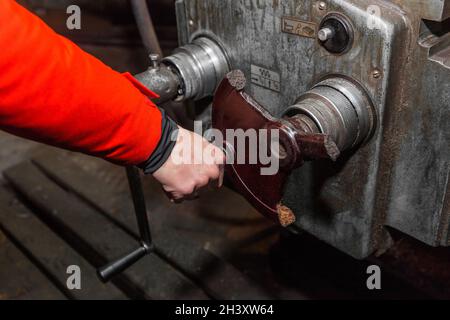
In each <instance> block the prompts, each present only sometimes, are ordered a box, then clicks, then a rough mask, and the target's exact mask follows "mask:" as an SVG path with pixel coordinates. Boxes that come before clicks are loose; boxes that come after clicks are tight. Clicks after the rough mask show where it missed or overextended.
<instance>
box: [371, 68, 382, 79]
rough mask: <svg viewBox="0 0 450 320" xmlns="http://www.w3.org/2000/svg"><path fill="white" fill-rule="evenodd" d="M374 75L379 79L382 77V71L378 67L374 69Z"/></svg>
mask: <svg viewBox="0 0 450 320" xmlns="http://www.w3.org/2000/svg"><path fill="white" fill-rule="evenodd" d="M372 77H374V78H375V79H379V78H380V77H381V71H380V70H378V69H375V70H373V71H372Z"/></svg>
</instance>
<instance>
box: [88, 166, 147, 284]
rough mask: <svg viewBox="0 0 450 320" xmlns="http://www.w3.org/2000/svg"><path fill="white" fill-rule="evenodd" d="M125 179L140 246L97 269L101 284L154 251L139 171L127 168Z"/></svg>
mask: <svg viewBox="0 0 450 320" xmlns="http://www.w3.org/2000/svg"><path fill="white" fill-rule="evenodd" d="M127 177H128V183H129V185H130V191H131V196H132V198H133V204H134V210H135V214H136V219H137V223H138V226H139V233H140V237H141V245H140V246H139V247H138V248H137V249H136V250H134V251H133V252H131V253H128V254H127V255H125V256H123V257H122V258H120V259H117V260H116V261H114V262H111V263H110V264H108V265H106V266H104V267H102V268H100V269H98V270H97V275H98V277H99V278H100V280H101V281H103V282H108V281H110V280H111V279H112V278H113V277H114V276H116V275H118V274H120V273H122V272H124V271H125V270H127V269H128V268H130V267H131V266H133V265H134V264H135V263H137V262H138V261H139V260H141V259H142V258H144V257H145V256H146V255H148V254H150V253H152V252H153V251H154V245H153V240H152V236H151V232H150V226H149V223H148V218H147V209H146V206H145V197H144V192H143V189H142V183H141V177H140V175H139V169H138V168H136V167H127Z"/></svg>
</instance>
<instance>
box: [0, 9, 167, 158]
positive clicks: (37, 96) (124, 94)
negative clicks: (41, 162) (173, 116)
mask: <svg viewBox="0 0 450 320" xmlns="http://www.w3.org/2000/svg"><path fill="white" fill-rule="evenodd" d="M0 21H2V22H1V28H0V128H1V129H3V130H5V131H8V132H10V133H12V134H15V135H18V136H21V137H25V138H28V139H32V140H36V141H39V142H43V143H47V144H51V145H54V146H57V147H61V148H65V149H69V150H74V151H80V152H83V153H87V154H90V155H94V156H98V157H102V158H104V159H106V160H109V161H111V162H114V163H118V164H123V165H135V164H140V163H142V162H144V161H146V160H147V159H148V158H149V157H150V155H151V154H152V152H153V150H154V149H155V148H156V146H157V144H158V142H159V139H160V136H161V121H162V118H161V112H160V111H159V109H158V108H157V107H156V106H155V105H154V104H153V103H152V102H150V100H149V99H148V98H147V97H146V96H145V95H144V94H142V93H141V92H140V91H139V90H138V89H137V88H136V87H135V86H134V85H133V84H132V83H131V82H130V81H129V80H127V79H126V78H125V77H124V76H122V75H120V74H119V73H117V72H115V71H113V70H112V69H111V68H109V67H107V66H106V65H104V64H103V63H102V62H100V61H99V60H97V59H96V58H94V57H92V56H91V55H89V54H87V53H85V52H83V51H82V50H81V49H80V48H78V47H77V46H76V45H75V44H73V43H72V42H70V41H69V40H67V39H65V38H63V37H61V36H59V35H57V34H56V33H55V32H53V31H52V30H51V29H50V28H49V27H47V26H46V25H45V24H44V23H43V22H42V21H41V20H40V19H39V18H38V17H36V16H34V15H33V14H31V13H30V12H28V11H27V10H25V9H24V8H23V7H21V6H20V5H18V4H17V3H16V2H15V1H12V0H0Z"/></svg>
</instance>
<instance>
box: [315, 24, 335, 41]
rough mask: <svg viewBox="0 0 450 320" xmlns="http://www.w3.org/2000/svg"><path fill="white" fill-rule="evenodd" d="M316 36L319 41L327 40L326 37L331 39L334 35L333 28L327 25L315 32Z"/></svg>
mask: <svg viewBox="0 0 450 320" xmlns="http://www.w3.org/2000/svg"><path fill="white" fill-rule="evenodd" d="M317 37H318V38H319V40H320V41H323V42H325V41H327V40H328V39H331V38H333V37H334V30H333V29H331V28H328V27H325V28H322V29H320V30H319V32H318V33H317Z"/></svg>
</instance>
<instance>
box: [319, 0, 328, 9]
mask: <svg viewBox="0 0 450 320" xmlns="http://www.w3.org/2000/svg"><path fill="white" fill-rule="evenodd" d="M319 10H327V3H326V2H325V1H320V2H319Z"/></svg>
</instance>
